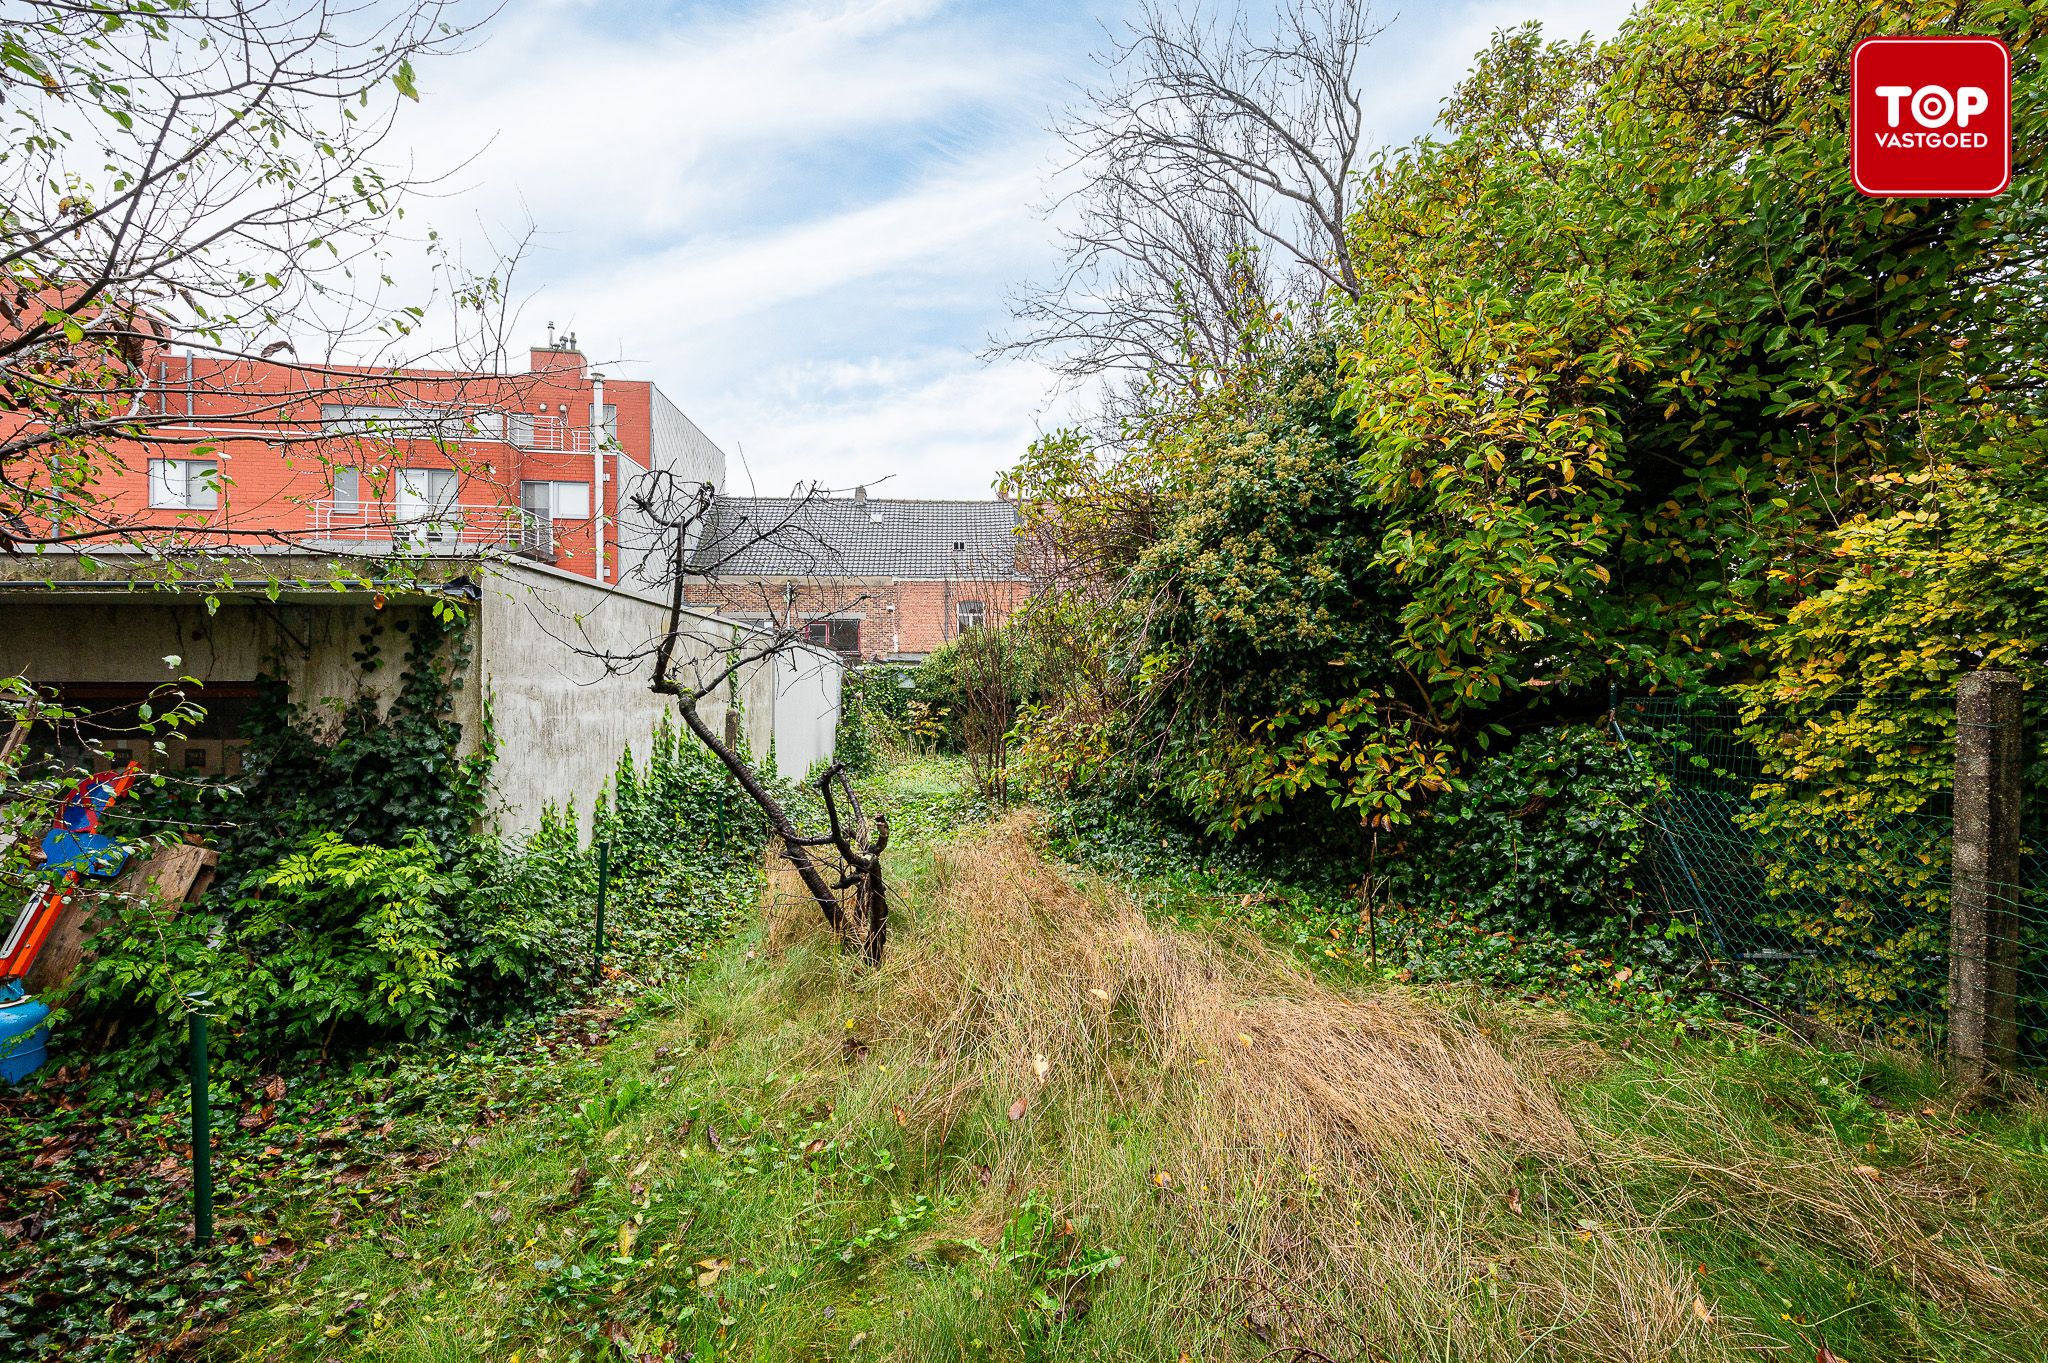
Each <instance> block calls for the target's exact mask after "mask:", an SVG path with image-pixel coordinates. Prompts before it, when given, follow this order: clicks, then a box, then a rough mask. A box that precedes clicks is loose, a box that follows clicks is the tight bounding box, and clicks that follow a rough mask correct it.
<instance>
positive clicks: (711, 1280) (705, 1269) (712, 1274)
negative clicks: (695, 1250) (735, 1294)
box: [697, 1259, 732, 1292]
mask: <svg viewBox="0 0 2048 1363" xmlns="http://www.w3.org/2000/svg"><path fill="white" fill-rule="evenodd" d="M731 1267H732V1260H730V1259H699V1260H698V1261H697V1286H698V1287H699V1288H701V1289H703V1290H704V1291H706V1292H709V1291H710V1290H711V1289H712V1288H714V1287H716V1286H718V1279H719V1277H720V1275H721V1274H723V1273H724V1272H725V1271H726V1270H727V1269H729V1268H731Z"/></svg>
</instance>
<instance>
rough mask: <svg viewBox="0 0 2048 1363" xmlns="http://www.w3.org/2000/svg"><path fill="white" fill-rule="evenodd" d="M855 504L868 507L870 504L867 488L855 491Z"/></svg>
mask: <svg viewBox="0 0 2048 1363" xmlns="http://www.w3.org/2000/svg"><path fill="white" fill-rule="evenodd" d="M853 504H854V505H855V506H866V505H867V504H868V490H867V489H866V488H865V487H857V488H855V489H854V490H853Z"/></svg>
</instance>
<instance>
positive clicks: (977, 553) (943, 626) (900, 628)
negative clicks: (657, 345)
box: [687, 489, 1031, 662]
mask: <svg viewBox="0 0 2048 1363" xmlns="http://www.w3.org/2000/svg"><path fill="white" fill-rule="evenodd" d="M1016 531H1017V509H1016V507H1014V506H1012V505H1011V504H1010V503H1008V502H1004V501H995V500H990V501H978V502H967V501H916V500H909V499H904V498H883V497H870V496H868V495H867V493H866V491H865V490H862V489H856V491H855V492H854V495H853V496H851V497H813V498H792V497H726V496H721V497H719V498H718V499H717V500H716V501H715V502H714V503H713V505H712V507H711V512H710V515H709V516H708V517H707V518H706V520H705V523H704V527H703V529H702V531H701V533H700V534H699V536H698V541H697V544H696V547H695V553H694V555H693V558H692V560H691V562H692V565H693V567H694V569H695V570H696V573H697V574H698V576H696V577H695V578H693V579H692V580H691V582H690V583H689V585H688V589H687V590H688V598H689V600H690V601H691V603H693V604H695V605H700V606H706V607H710V608H712V609H715V610H717V611H718V612H719V613H720V614H722V615H727V616H731V617H734V618H736V619H742V620H755V621H762V622H766V621H769V620H774V621H778V622H785V623H787V622H791V621H796V622H802V623H804V624H805V626H806V628H807V629H808V631H809V634H810V637H811V641H812V642H813V643H816V644H819V645H822V646H824V647H827V648H831V649H833V650H835V651H837V652H838V653H840V654H841V655H843V656H844V657H846V658H847V659H849V660H852V661H859V660H885V661H903V662H909V661H915V660H917V659H921V658H924V657H926V656H927V655H929V654H930V653H932V652H933V651H934V650H935V649H937V648H938V647H939V646H940V645H942V644H944V643H946V642H947V641H948V640H952V639H957V638H959V637H960V635H961V634H962V633H963V632H965V631H967V630H972V629H977V628H979V627H981V626H983V625H992V624H996V623H998V622H1000V621H1001V620H1002V619H1004V618H1005V617H1006V616H1008V615H1009V614H1010V612H1012V611H1014V610H1015V609H1016V608H1017V607H1018V606H1020V605H1022V604H1023V602H1024V600H1025V599H1026V598H1027V597H1028V596H1029V595H1030V594H1031V584H1030V581H1029V579H1028V578H1027V577H1026V576H1025V574H1024V572H1023V571H1022V569H1023V565H1022V562H1021V560H1020V559H1019V557H1018V555H1019V552H1020V547H1021V546H1020V543H1019V541H1018V539H1017V533H1016Z"/></svg>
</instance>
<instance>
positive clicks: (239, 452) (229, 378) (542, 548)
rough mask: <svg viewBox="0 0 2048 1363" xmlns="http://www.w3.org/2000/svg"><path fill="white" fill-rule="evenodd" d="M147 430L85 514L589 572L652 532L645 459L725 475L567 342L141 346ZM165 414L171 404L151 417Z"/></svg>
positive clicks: (127, 447) (248, 540)
mask: <svg viewBox="0 0 2048 1363" xmlns="http://www.w3.org/2000/svg"><path fill="white" fill-rule="evenodd" d="M147 375H148V385H149V386H148V391H147V392H146V394H145V395H144V402H145V404H146V406H147V407H148V409H149V411H150V412H151V413H152V417H151V424H150V429H149V435H148V437H147V438H146V439H142V440H129V441H121V442H117V443H116V444H115V445H114V447H113V448H112V449H111V450H110V451H109V452H108V455H109V457H108V458H107V459H106V460H105V461H104V463H103V465H102V467H101V468H100V469H98V470H97V472H98V475H99V476H98V477H97V479H96V484H95V486H96V491H97V493H98V494H99V495H100V496H102V497H104V498H106V500H105V501H104V502H102V503H101V504H100V505H99V506H98V507H97V508H96V511H97V512H98V513H99V514H101V515H103V516H107V517H109V518H111V519H112V520H113V521H114V522H115V523H117V524H119V525H122V526H125V527H133V528H135V530H136V532H137V536H136V537H139V538H149V537H164V538H175V539H177V540H179V541H182V542H184V543H186V544H189V545H191V546H194V547H204V546H207V545H210V544H211V545H221V546H228V545H234V546H243V547H264V546H270V545H282V546H288V547H293V548H304V549H311V550H317V551H322V552H329V553H334V552H341V553H369V554H376V553H389V552H392V551H393V550H401V551H411V552H417V553H425V554H432V555H436V556H450V555H463V554H474V553H487V552H493V551H497V552H505V553H511V554H517V555H520V556H523V557H527V558H532V559H536V560H539V561H542V562H546V563H550V564H553V565H555V566H557V567H559V568H562V569H566V570H567V571H569V572H573V573H576V574H578V575H580V576H584V577H588V578H592V579H594V580H596V581H599V582H607V583H616V582H619V581H621V580H622V578H624V577H626V576H629V575H630V574H631V572H632V570H633V569H634V568H636V567H637V566H638V563H639V559H640V557H641V556H642V554H644V553H645V552H646V550H647V549H648V548H649V547H650V545H651V541H652V535H651V533H650V532H649V530H648V529H647V528H645V527H641V526H638V525H636V524H635V520H634V516H633V513H632V511H631V500H630V499H631V496H632V492H633V490H634V488H635V486H636V485H637V484H639V483H640V482H641V480H643V479H645V478H647V477H648V476H649V474H650V472H651V471H655V470H661V471H665V472H667V473H670V474H672V475H673V476H675V477H677V478H679V479H682V480H686V481H693V482H709V483H712V484H714V485H716V484H718V483H719V482H721V481H722V480H723V478H724V474H725V456H724V454H723V452H721V451H720V450H719V448H718V446H716V445H715V444H713V443H712V442H711V441H710V439H708V438H707V437H706V436H705V435H704V434H703V433H702V432H701V431H699V430H698V429H697V428H696V426H695V425H694V424H692V423H691V422H690V420H689V418H688V417H686V416H684V415H683V413H682V411H681V410H680V409H679V408H677V407H676V405H675V404H674V403H672V402H670V401H669V400H668V398H666V397H665V396H664V395H663V394H662V392H661V390H660V389H659V388H657V387H655V385H654V384H652V383H649V382H647V381H645V380H631V379H627V380H620V379H610V380H607V379H606V378H605V377H604V376H603V375H601V374H599V373H597V372H595V371H593V370H592V369H591V367H590V366H589V365H588V364H587V363H586V361H585V360H584V357H583V355H582V354H581V353H580V352H579V351H578V350H577V349H576V346H575V341H574V338H573V337H571V338H567V339H565V340H564V341H563V342H562V343H560V344H553V343H551V344H549V345H547V346H537V347H535V348H534V349H533V350H532V351H531V352H529V363H528V367H527V370H526V372H524V373H516V374H495V373H487V372H462V371H452V370H398V371H383V370H372V369H359V368H349V367H345V366H344V367H334V366H326V365H320V366H312V365H299V364H294V363H290V362H288V361H282V360H280V361H261V360H253V361H252V360H242V359H235V360H222V359H215V358H209V357H205V356H198V355H192V354H185V355H178V354H174V353H170V352H169V351H168V350H166V351H165V352H163V353H161V354H158V355H156V356H153V357H151V358H150V360H149V361H148V368H147ZM163 418H169V420H167V421H166V420H163Z"/></svg>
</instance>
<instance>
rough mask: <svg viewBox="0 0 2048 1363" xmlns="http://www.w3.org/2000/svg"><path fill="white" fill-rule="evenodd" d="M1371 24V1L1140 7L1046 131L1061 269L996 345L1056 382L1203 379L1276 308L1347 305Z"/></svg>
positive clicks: (1018, 304) (1027, 295) (1352, 286)
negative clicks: (1274, 9)
mask: <svg viewBox="0 0 2048 1363" xmlns="http://www.w3.org/2000/svg"><path fill="white" fill-rule="evenodd" d="M1381 27H1382V26H1381V25H1380V24H1378V23H1377V22H1376V21H1375V19H1374V18H1373V15H1372V12H1371V9H1370V6H1369V5H1368V4H1367V3H1366V0H1282V3H1281V4H1280V6H1279V11H1278V13H1277V14H1271V13H1270V12H1268V11H1266V10H1265V9H1264V8H1263V7H1256V8H1255V7H1253V6H1249V5H1246V4H1244V3H1242V0H1233V7H1232V8H1231V9H1230V10H1229V12H1227V13H1225V14H1223V15H1220V16H1219V15H1216V14H1213V13H1211V12H1209V10H1208V9H1207V8H1206V7H1205V6H1203V5H1202V4H1200V3H1197V4H1196V5H1195V7H1194V8H1192V9H1190V10H1188V11H1186V12H1185V13H1183V12H1180V11H1179V10H1178V9H1177V8H1175V7H1170V6H1169V5H1167V4H1165V3H1161V0H1146V3H1145V5H1144V7H1143V9H1142V10H1141V11H1140V15H1139V18H1138V19H1137V21H1136V22H1135V23H1133V24H1131V25H1130V26H1129V28H1128V30H1127V31H1126V33H1125V34H1124V35H1123V37H1122V39H1121V41H1118V42H1117V43H1115V44H1114V45H1113V46H1112V47H1111V48H1110V49H1109V50H1108V51H1107V52H1105V53H1103V54H1102V55H1101V56H1100V57H1099V58H1098V60H1099V62H1100V64H1101V65H1102V66H1103V68H1104V70H1105V72H1106V80H1105V82H1104V83H1103V84H1102V85H1101V86H1099V87H1098V88H1096V89H1094V90H1092V91H1089V92H1088V93H1087V95H1086V96H1085V98H1084V99H1083V101H1082V102H1081V103H1080V105H1079V106H1078V108H1077V109H1076V110H1075V111H1074V112H1073V113H1072V114H1071V115H1070V116H1069V117H1068V118H1067V120H1066V121H1065V122H1064V123H1063V124H1062V125H1061V126H1060V127H1059V128H1058V132H1059V135H1060V137H1061V139H1062V140H1063V142H1064V143H1065V146H1066V149H1067V152H1068V157H1067V161H1066V164H1065V165H1064V166H1063V167H1062V168H1061V172H1060V177H1059V178H1060V179H1068V180H1073V181H1075V182H1076V183H1075V184H1074V186H1073V187H1072V188H1071V189H1069V190H1067V191H1066V192H1064V193H1063V194H1061V195H1060V196H1059V197H1058V198H1057V199H1056V200H1055V203H1054V206H1053V207H1054V211H1055V212H1056V213H1059V212H1064V213H1066V214H1068V215H1070V224H1071V225H1069V226H1067V227H1065V228H1064V229H1063V235H1064V237H1065V246H1066V260H1065V265H1064V267H1063V268H1062V270H1061V271H1060V272H1059V274H1058V275H1057V276H1056V277H1055V278H1053V279H1052V280H1051V282H1049V283H1047V284H1044V285H1042V286H1037V287H1033V288H1031V289H1029V290H1027V291H1026V292H1024V293H1023V294H1021V295H1020V296H1019V297H1018V298H1017V299H1016V300H1014V303H1013V311H1014V312H1015V314H1016V316H1017V319H1018V321H1019V323H1020V324H1021V329H1020V331H1019V333H1018V334H1017V335H1015V336H1013V337H1011V338H1008V339H1004V340H1000V341H998V342H997V343H996V345H995V347H994V351H995V352H996V353H1002V352H1024V353H1029V354H1034V355H1039V356H1043V357H1046V358H1048V359H1050V360H1051V362H1052V363H1053V364H1054V366H1055V367H1056V368H1057V369H1058V371H1059V372H1060V373H1061V374H1062V375H1063V376H1064V377H1065V378H1067V379H1069V380H1084V379H1092V378H1094V377H1096V376H1100V375H1104V374H1112V373H1119V372H1120V373H1125V374H1141V375H1145V376H1148V377H1149V379H1150V380H1151V381H1153V382H1169V383H1172V382H1187V381H1191V380H1193V381H1198V380H1199V378H1200V376H1201V375H1202V374H1203V373H1206V372H1209V371H1211V370H1213V369H1215V368H1219V367H1222V366H1226V365H1228V364H1229V363H1230V361H1231V360H1232V359H1233V358H1234V357H1235V356H1236V354H1237V353H1238V350H1239V348H1240V346H1241V345H1242V343H1243V338H1244V337H1245V336H1246V335H1247V333H1248V332H1250V331H1253V330H1256V329H1257V328H1259V327H1260V326H1261V325H1263V323H1264V322H1265V321H1267V320H1269V319H1270V318H1271V317H1272V315H1273V314H1274V313H1275V312H1276V311H1277V310H1281V309H1288V308H1295V309H1310V310H1313V309H1315V308H1316V307H1317V306H1318V305H1319V303H1320V302H1321V301H1322V300H1324V299H1325V298H1327V297H1329V296H1330V295H1331V294H1333V293H1334V294H1340V295H1345V296H1350V297H1356V296H1357V293H1358V277H1357V274H1356V273H1355V271H1354V269H1353V266H1352V262H1351V260H1350V258H1349V256H1348V254H1347V252H1346V250H1345V243H1344V229H1345V220H1346V218H1347V216H1348V215H1349V213H1350V211H1351V209H1352V207H1353V198H1352V195H1353V183H1352V181H1353V176H1354V175H1355V173H1356V172H1357V171H1358V170H1359V169H1360V168H1361V167H1360V164H1359V162H1360V158H1361V156H1362V155H1363V153H1364V151H1365V147H1366V138H1365V126H1364V112H1363V109H1362V106H1361V102H1360V97H1359V78H1360V63H1361V62H1362V60H1363V58H1364V55H1365V52H1366V49H1367V48H1368V47H1369V46H1370V45H1371V43H1372V41H1373V40H1374V38H1375V37H1377V36H1378V34H1379V33H1380V31H1381Z"/></svg>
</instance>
